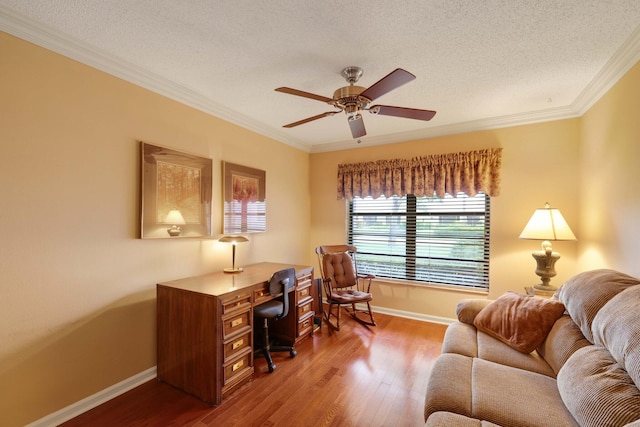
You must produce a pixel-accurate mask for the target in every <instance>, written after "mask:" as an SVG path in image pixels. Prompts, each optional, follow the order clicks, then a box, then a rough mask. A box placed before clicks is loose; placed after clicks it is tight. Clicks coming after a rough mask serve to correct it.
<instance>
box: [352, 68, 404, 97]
mask: <svg viewBox="0 0 640 427" xmlns="http://www.w3.org/2000/svg"><path fill="white" fill-rule="evenodd" d="M415 78H416V76H414V75H413V74H411V73H410V72H408V71H405V70H403V69H402V68H396V69H395V70H393V71H392V72H390V73H389V74H387V75H386V76H384V77H383V78H381V79H380V80H378V81H377V82H376V83H374V84H373V85H371V86H369V88H368V89H365V91H364V92H362V93H361V94H360V96H364V97H365V98H367V99H370V100H371V101H373V100H374V99H376V98H379V97H381V96H382V95H384V94H385V93H387V92H391V91H392V90H394V89H396V88H398V87H400V86H402V85H403V84H405V83H409V82H410V81H411V80H414V79H415Z"/></svg>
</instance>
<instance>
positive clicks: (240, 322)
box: [231, 317, 242, 328]
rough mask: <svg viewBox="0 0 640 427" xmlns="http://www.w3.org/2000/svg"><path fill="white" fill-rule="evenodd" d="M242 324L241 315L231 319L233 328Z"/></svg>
mask: <svg viewBox="0 0 640 427" xmlns="http://www.w3.org/2000/svg"><path fill="white" fill-rule="evenodd" d="M239 325H242V317H238V318H237V319H233V320H232V321H231V327H232V328H235V327H236V326H239Z"/></svg>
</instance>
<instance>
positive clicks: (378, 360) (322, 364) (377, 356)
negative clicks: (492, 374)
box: [62, 314, 446, 427]
mask: <svg viewBox="0 0 640 427" xmlns="http://www.w3.org/2000/svg"><path fill="white" fill-rule="evenodd" d="M375 316H376V322H377V323H378V326H376V327H371V328H367V327H365V326H363V325H361V324H359V323H357V322H355V321H354V320H352V319H349V318H348V317H347V316H344V317H343V321H342V322H341V323H342V324H341V330H340V331H339V332H334V331H331V330H330V329H329V328H328V327H327V326H326V324H323V325H322V328H321V330H320V331H318V332H316V334H315V335H314V337H313V338H312V339H307V340H305V341H303V342H302V343H300V344H299V345H297V346H296V349H297V351H298V355H297V356H296V357H295V358H294V359H289V355H288V353H274V362H275V363H276V365H277V368H276V370H275V372H273V373H272V374H269V373H268V372H267V364H266V362H265V360H264V358H262V357H256V361H255V371H256V372H255V374H254V379H253V381H251V382H249V383H248V384H246V385H245V386H243V387H242V388H241V389H239V390H238V391H236V392H234V393H233V394H232V395H230V396H229V397H228V398H227V399H225V400H223V402H222V404H221V405H220V406H218V407H215V408H214V407H211V406H209V405H207V404H206V403H204V402H202V401H200V400H198V399H196V398H194V397H192V396H189V395H187V394H185V393H183V392H181V391H179V390H177V389H175V388H173V387H171V386H169V385H167V384H164V383H162V382H159V381H157V380H153V381H149V382H147V383H145V384H143V385H141V386H139V387H137V388H135V389H133V390H131V391H129V392H127V393H125V394H123V395H121V396H119V397H117V398H115V399H113V400H111V401H109V402H106V403H104V404H103V405H101V406H98V407H96V408H94V409H92V410H91V411H88V412H86V413H84V414H82V415H80V416H78V417H76V418H74V419H72V420H70V421H68V422H66V423H64V424H62V426H64V427H74V426H198V427H204V426H305V427H306V426H367V427H368V426H385V427H386V426H423V425H424V419H423V404H424V395H425V390H426V384H427V379H428V377H429V373H430V371H431V366H432V364H433V362H434V361H435V359H436V357H437V356H438V355H439V354H440V350H441V347H442V339H443V336H444V331H445V329H446V325H438V324H433V323H427V322H421V321H417V320H410V319H404V318H401V317H394V316H388V315H382V314H376V315H375Z"/></svg>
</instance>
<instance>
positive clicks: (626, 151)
mask: <svg viewBox="0 0 640 427" xmlns="http://www.w3.org/2000/svg"><path fill="white" fill-rule="evenodd" d="M0 50H1V52H2V55H0V73H1V74H0V93H1V94H2V96H0V120H2V125H1V126H0V177H1V180H0V280H1V282H0V292H1V298H0V343H2V344H1V346H0V425H3V426H4V425H7V426H12V425H23V424H24V423H26V422H29V421H33V420H36V419H38V418H41V417H43V416H45V415H47V414H49V413H52V412H54V411H56V410H59V409H60V408H62V407H64V406H66V405H69V404H72V403H74V402H76V401H78V400H80V399H82V398H85V397H87V396H89V395H91V394H93V393H96V392H99V391H101V390H103V389H105V388H106V387H108V386H110V385H112V384H115V383H117V382H119V381H121V380H123V379H126V378H129V377H131V376H132V375H135V374H137V373H140V372H142V371H144V370H145V369H148V368H150V367H152V366H154V365H155V319H154V316H155V300H154V298H155V283H157V282H160V281H165V280H171V279H175V278H179V277H185V276H189V275H194V274H199V273H204V272H207V271H211V270H218V269H221V268H222V267H225V266H227V265H228V264H229V258H230V253H229V248H228V247H225V246H224V245H222V244H220V243H217V242H216V241H213V240H199V239H196V240H191V239H181V240H173V241H167V240H161V241H158V240H140V239H137V238H136V237H137V232H138V231H137V227H138V225H137V224H138V197H139V189H138V175H139V166H138V163H139V157H138V142H137V141H138V140H144V141H147V142H150V143H155V144H159V145H165V146H169V147H171V148H175V149H178V150H184V151H188V152H191V153H194V154H198V155H201V156H205V157H210V158H212V159H213V165H214V186H213V189H214V194H213V199H214V201H216V200H220V182H219V177H220V173H221V171H220V162H221V161H222V160H226V161H231V162H234V163H239V164H244V165H247V166H252V167H257V168H260V169H264V170H266V171H267V200H268V202H267V207H268V232H267V233H264V234H259V235H253V236H251V238H252V241H251V242H250V243H248V244H244V245H243V246H240V247H239V250H238V263H239V264H247V263H251V262H258V261H263V260H271V261H279V262H296V263H312V265H314V266H315V265H316V261H315V258H314V257H313V256H312V253H313V252H312V251H313V248H314V247H315V246H317V245H319V244H326V243H338V242H343V241H344V233H345V231H344V230H345V204H344V201H338V200H336V191H335V177H336V171H337V165H338V164H339V163H344V162H356V161H364V160H375V159H380V158H397V157H411V156H415V155H425V154H432V153H446V152H455V151H467V150H474V149H480V148H487V147H502V148H503V149H504V150H503V167H502V194H501V195H500V196H499V197H496V198H494V199H492V224H491V233H492V242H491V286H492V288H491V292H490V295H489V296H490V297H496V296H498V295H500V294H501V293H503V292H504V291H506V290H510V289H512V290H516V291H522V288H523V286H526V285H530V284H532V283H534V282H535V281H536V278H537V277H536V276H535V274H534V272H533V271H534V269H535V262H534V260H533V259H532V258H531V255H530V254H531V252H532V251H533V250H534V249H536V248H537V245H538V243H537V242H535V241H527V240H519V239H518V235H519V234H520V231H521V230H522V227H524V225H525V223H526V221H527V220H528V218H529V216H530V215H531V213H532V212H533V210H534V209H535V208H537V207H540V206H542V205H543V204H544V202H547V201H548V202H549V203H551V204H552V205H553V206H555V207H558V208H560V209H561V210H562V212H563V214H564V216H565V218H566V219H567V221H568V222H569V224H570V225H571V226H572V228H573V230H574V232H575V233H576V235H577V237H578V239H579V240H578V242H557V243H556V244H555V245H554V248H555V249H556V250H558V251H559V252H561V253H562V259H560V261H559V262H558V264H557V270H558V276H557V277H556V278H555V279H554V280H553V282H555V283H556V284H560V283H562V281H564V280H565V279H567V278H568V277H570V276H571V275H572V274H574V273H576V272H578V271H581V270H583V269H587V268H591V267H604V266H611V267H614V268H618V269H620V270H622V271H627V272H630V273H631V274H634V275H636V276H640V267H639V266H638V263H637V262H634V261H635V260H636V259H637V255H636V253H637V252H636V251H637V246H638V245H637V242H638V241H640V231H639V225H638V224H639V221H638V220H637V218H638V213H639V212H640V200H639V196H638V194H640V191H638V190H639V188H638V185H639V184H638V181H639V180H638V179H637V176H638V171H639V170H640V156H639V155H638V154H639V152H638V151H639V150H640V148H639V144H638V143H637V141H638V140H640V129H639V126H640V125H638V123H637V122H638V121H637V119H636V115H637V111H638V110H639V109H638V103H639V102H640V93H639V92H640V69H639V68H638V66H636V67H635V68H634V69H633V70H632V71H631V72H630V73H629V74H628V75H627V76H626V77H625V78H623V79H622V80H621V81H620V82H619V83H618V84H617V85H616V86H615V87H614V88H613V89H612V90H611V91H610V92H609V93H608V94H607V95H606V96H605V97H603V99H602V100H601V101H600V102H598V103H597V104H596V105H595V106H594V107H593V108H592V109H591V110H590V111H589V113H587V114H586V115H585V116H584V117H583V118H581V119H572V120H563V121H557V122H550V123H542V124H535V125H529V126H519V127H512V128H505V129H497V130H493V131H483V132H473V133H468V134H461V135H454V136H449V137H441V138H433V139H428V140H421V141H414V142H410V143H403V144H393V145H387V146H378V147H367V146H366V140H365V142H364V143H363V145H362V146H356V145H354V149H353V150H344V151H338V152H332V153H319V154H313V155H309V154H308V153H304V152H301V151H299V150H296V149H293V148H291V147H288V146H286V145H284V144H281V143H278V142H276V141H273V140H270V139H268V138H265V137H262V136H260V135H257V134H255V133H252V132H250V131H248V130H245V129H242V128H239V127H237V126H234V125H231V124H229V123H227V122H224V121H222V120H219V119H217V118H215V117H212V116H209V115H207V114H204V113H201V112H199V111H196V110H194V109H192V108H189V107H186V106H184V105H181V104H178V103H176V102H173V101H170V100H168V99H166V98H163V97H162V96H159V95H156V94H153V93H150V92H149V91H146V90H144V89H141V88H139V87H136V86H134V85H132V84H129V83H126V82H124V81H122V80H119V79H117V78H114V77H111V76H108V75H106V74H104V73H101V72H98V71H96V70H94V69H91V68H89V67H86V66H84V65H81V64H79V63H77V62H74V61H72V60H69V59H66V58H63V57H61V56H59V55H56V54H53V53H51V52H48V51H46V50H44V49H41V48H38V47H35V46H33V45H30V44H28V43H25V42H23V41H20V40H17V39H15V38H13V37H11V36H8V35H6V34H4V33H0ZM283 162H287V168H281V167H280V165H281V164H282V163H283ZM309 182H311V186H309ZM309 190H310V191H309ZM220 222H221V216H220V210H219V209H215V208H214V215H213V226H214V232H217V231H218V230H219V229H220ZM283 242H285V243H286V244H283ZM374 292H375V294H376V305H378V306H381V307H384V308H386V309H389V310H398V311H400V312H402V311H405V312H413V313H417V314H424V315H425V316H433V317H443V318H451V317H453V315H454V307H455V303H456V302H457V301H458V300H459V299H460V298H463V297H468V296H470V295H469V294H467V293H461V292H452V291H446V290H438V289H433V288H425V287H417V286H408V287H407V286H398V285H393V284H389V283H381V282H377V283H376V285H375V289H374Z"/></svg>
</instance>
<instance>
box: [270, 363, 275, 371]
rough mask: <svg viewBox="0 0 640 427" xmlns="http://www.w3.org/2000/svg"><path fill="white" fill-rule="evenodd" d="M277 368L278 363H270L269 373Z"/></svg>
mask: <svg viewBox="0 0 640 427" xmlns="http://www.w3.org/2000/svg"><path fill="white" fill-rule="evenodd" d="M275 370H276V365H275V364H274V363H269V373H271V372H273V371H275Z"/></svg>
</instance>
